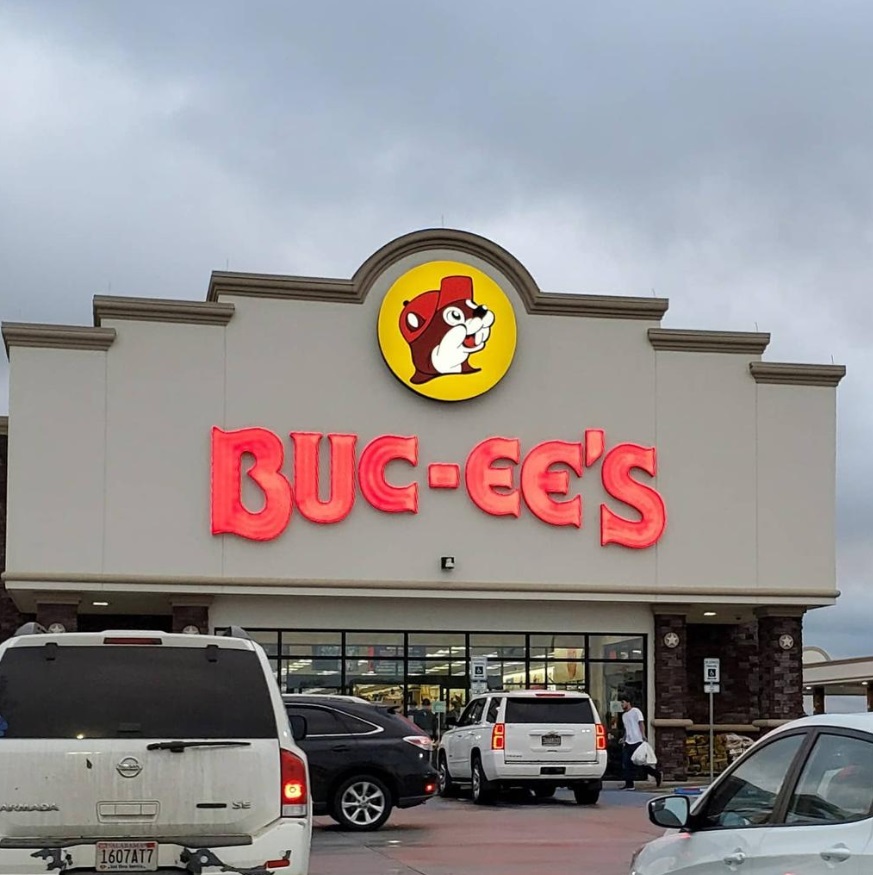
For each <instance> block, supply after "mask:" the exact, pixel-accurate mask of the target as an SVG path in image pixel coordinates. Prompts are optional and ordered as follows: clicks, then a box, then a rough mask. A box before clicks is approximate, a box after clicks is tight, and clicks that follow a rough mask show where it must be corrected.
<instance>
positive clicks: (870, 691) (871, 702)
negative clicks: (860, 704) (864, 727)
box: [867, 682, 873, 711]
mask: <svg viewBox="0 0 873 875" xmlns="http://www.w3.org/2000/svg"><path fill="white" fill-rule="evenodd" d="M867 710H868V711H873V684H870V683H869V682H868V684H867Z"/></svg>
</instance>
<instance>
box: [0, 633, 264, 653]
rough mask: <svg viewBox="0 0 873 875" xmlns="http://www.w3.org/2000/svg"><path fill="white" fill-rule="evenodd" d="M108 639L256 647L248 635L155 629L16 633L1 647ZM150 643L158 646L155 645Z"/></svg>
mask: <svg viewBox="0 0 873 875" xmlns="http://www.w3.org/2000/svg"><path fill="white" fill-rule="evenodd" d="M106 639H114V640H115V641H116V642H119V643H120V641H121V640H131V641H136V640H138V639H141V640H143V641H144V642H145V640H148V641H150V642H154V641H159V642H160V644H161V645H166V646H168V647H190V648H197V647H207V646H209V645H214V646H216V647H220V648H223V649H225V650H254V649H255V647H256V646H257V644H256V642H254V641H252V640H251V639H249V638H236V637H231V636H225V635H185V634H183V633H181V632H156V631H155V630H153V629H106V630H105V631H102V632H58V633H53V632H34V633H28V634H19V635H15V636H13V637H12V638H7V639H6V640H5V641H4V642H3V643H2V644H0V649H6V648H12V647H43V646H45V645H46V644H58V645H60V646H62V647H103V646H104V645H105V646H107V647H111V646H112V644H111V643H110V644H107V643H106ZM151 646H155V645H154V644H152V645H151Z"/></svg>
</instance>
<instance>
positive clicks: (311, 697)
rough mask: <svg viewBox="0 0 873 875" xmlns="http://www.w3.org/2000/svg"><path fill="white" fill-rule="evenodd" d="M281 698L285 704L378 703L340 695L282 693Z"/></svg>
mask: <svg viewBox="0 0 873 875" xmlns="http://www.w3.org/2000/svg"><path fill="white" fill-rule="evenodd" d="M282 698H283V699H284V700H285V701H286V702H326V703H328V704H330V703H331V702H352V703H353V704H355V705H377V704H379V703H378V702H371V701H370V700H369V699H362V698H361V697H360V696H343V695H342V694H340V693H282Z"/></svg>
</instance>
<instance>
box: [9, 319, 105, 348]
mask: <svg viewBox="0 0 873 875" xmlns="http://www.w3.org/2000/svg"><path fill="white" fill-rule="evenodd" d="M2 333H3V343H4V344H5V345H6V355H7V356H8V355H9V348H10V347H11V346H33V347H43V348H54V349H89V350H107V349H109V347H110V346H112V344H113V342H114V340H115V329H114V328H89V327H85V326H81V325H45V324H39V323H28V322H4V323H3V324H2Z"/></svg>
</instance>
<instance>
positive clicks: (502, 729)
mask: <svg viewBox="0 0 873 875" xmlns="http://www.w3.org/2000/svg"><path fill="white" fill-rule="evenodd" d="M505 749H506V724H504V723H495V724H494V729H492V730H491V750H505Z"/></svg>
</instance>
